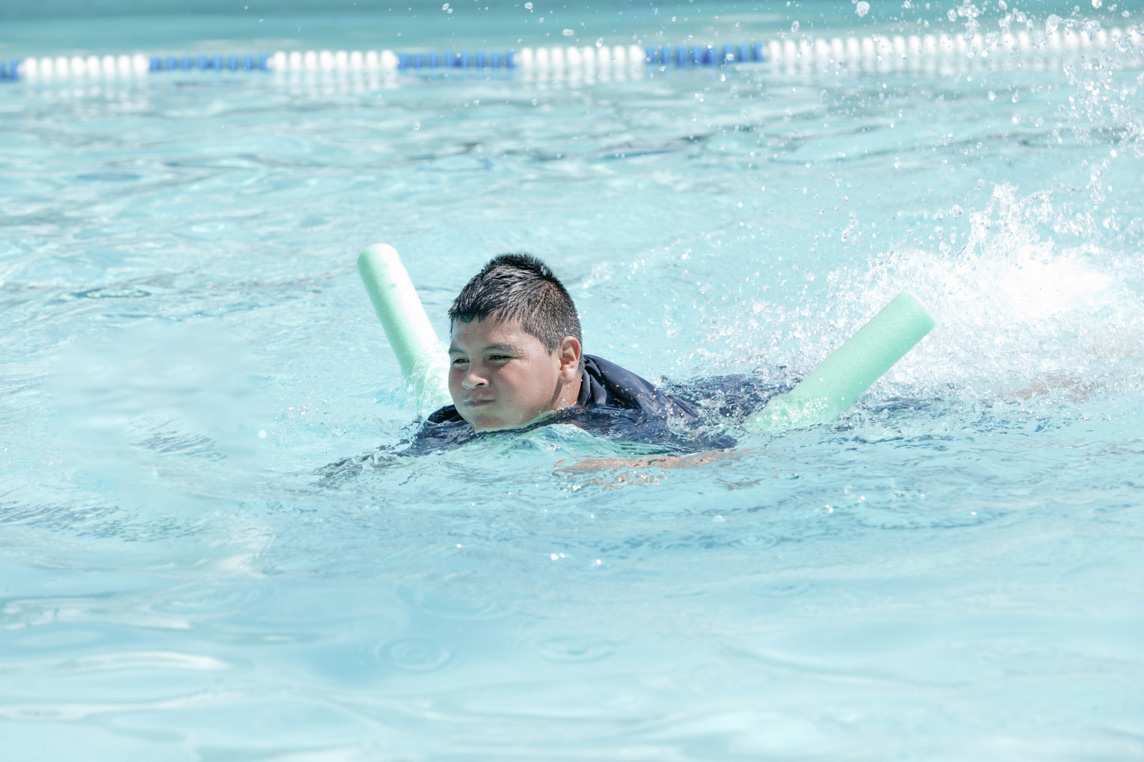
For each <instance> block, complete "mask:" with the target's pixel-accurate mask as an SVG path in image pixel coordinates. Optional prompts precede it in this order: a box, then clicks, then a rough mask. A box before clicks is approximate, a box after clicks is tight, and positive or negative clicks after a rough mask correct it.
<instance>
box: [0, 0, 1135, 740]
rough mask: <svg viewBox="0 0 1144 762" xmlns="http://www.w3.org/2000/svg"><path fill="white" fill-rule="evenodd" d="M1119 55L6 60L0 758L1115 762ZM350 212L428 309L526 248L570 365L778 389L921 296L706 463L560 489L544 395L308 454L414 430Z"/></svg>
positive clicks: (569, 446)
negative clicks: (714, 63) (455, 426)
mask: <svg viewBox="0 0 1144 762" xmlns="http://www.w3.org/2000/svg"><path fill="white" fill-rule="evenodd" d="M965 7H969V6H963V5H961V4H958V5H956V6H954V5H952V4H951V5H950V6H949V8H946V7H944V6H943V7H942V8H940V9H939V8H936V7H935V8H934V9H933V13H932V19H933V23H934V24H937V23H939V22H941V21H942V19H943V18H944V17H945V12H946V11H947V10H954V11H955V16H957V14H956V9H958V8H963V9H964V8H965ZM982 10H983V11H985V16H984V19H985V20H984V22H983V23H986V22H987V23H989V24H995V23H996V18H995V17H1000V18H1004V17H1005V15H1006V13H1010V12H1001V11H999V10H998V9H997V8H995V7H990V6H983V8H982ZM1026 10H1027V12H1029V13H1030V14H1031V19H1030V21H1029V23H1031V24H1036V25H1038V26H1041V27H1043V25H1044V24H1045V23H1046V22H1047V20H1048V16H1047V11H1045V12H1041V11H1040V9H1039V8H1028V9H1026ZM1084 11H1085V12H1084V13H1080V14H1076V16H1075V17H1074V20H1071V21H1070V19H1069V16H1070V13H1069V12H1068V11H1064V12H1063V13H1062V15H1064V16H1065V17H1066V19H1065V22H1064V23H1074V24H1083V23H1084V22H1085V21H1086V20H1095V21H1097V22H1099V23H1105V24H1111V23H1117V24H1121V25H1125V24H1128V23H1136V22H1137V18H1136V14H1137V13H1138V11H1137V9H1136V8H1135V7H1133V6H1129V5H1125V4H1121V7H1120V8H1118V9H1117V10H1115V11H1112V10H1111V9H1110V8H1099V9H1097V8H1093V9H1088V8H1085V9H1084ZM1129 11H1130V17H1129V18H1127V19H1126V18H1124V17H1123V15H1122V13H1123V12H1129ZM563 12H564V13H566V14H571V13H573V12H572V11H563ZM832 13H834V11H832ZM848 13H849V11H848ZM737 14H738V15H737V16H736V17H735V20H734V21H729V20H728V19H727V18H724V19H722V20H720V21H713V22H711V27H710V28H711V29H716V31H717V32H718V34H720V35H728V36H729V35H731V34H734V32H735V27H734V26H733V24H735V23H739V24H740V25H741V26H740V27H739V28H744V25H745V26H746V27H748V28H750V29H752V30H755V31H759V36H765V32H766V31H767V30H771V31H772V34H773V35H774V36H778V35H780V34H786V35H789V34H794V33H792V32H791V31H790V28H791V25H792V23H793V22H794V21H799V22H800V27H801V32H806V31H807V28H810V29H811V30H812V31H813V32H815V33H823V34H833V33H839V34H849V33H867V32H868V31H869V28H867V27H866V26H864V24H866V23H867V18H866V17H858V16H857V15H856V14H854V15H853V16H849V15H848V16H847V18H846V20H843V19H842V18H841V14H836V15H828V16H823V15H822V14H821V13H820V9H819V6H817V5H814V4H803V5H800V6H794V7H792V9H791V10H789V11H785V10H784V11H783V12H780V13H777V14H776V13H775V12H774V10H773V9H771V10H770V11H768V12H767V13H763V12H762V11H757V10H754V9H750V8H742V7H740V8H738V11H737ZM990 14H992V16H991V15H990ZM965 18H966V14H964V13H963V14H962V15H961V16H960V17H958V20H957V21H956V22H953V26H952V27H951V28H955V27H956V25H963V24H964V23H965ZM1075 19H1080V20H1079V21H1077V20H1075ZM584 20H585V21H586V22H587V21H589V20H591V19H590V17H589V14H585V19H584ZM29 23H30V22H29ZM36 23H38V24H41V25H42V24H47V23H48V22H36ZM136 23H138V24H139V25H140V28H145V25H146V22H144V21H138V22H136ZM326 23H328V24H332V25H335V26H336V23H337V22H336V21H327V22H326ZM344 23H345V27H344V28H345V29H346V30H347V32H346V33H347V34H350V33H351V32H350V31H348V30H351V29H354V28H357V27H360V26H361V24H360V18H358V20H355V19H352V18H351V19H348V20H345V21H344ZM567 23H568V25H569V28H571V26H572V25H574V22H572V21H569V22H567ZM616 23H617V24H620V23H621V22H616ZM622 23H623V24H630V25H631V26H630V27H625V30H624V35H625V37H624V39H620V40H617V41H616V42H626V41H627V36H630V35H633V34H636V35H640V36H641V37H645V38H647V39H651V38H653V37H655V36H656V35H663V34H667V33H666V32H664V31H663V30H664V25H663V24H662V23H660V22H658V21H654V20H652V19H651V18H644V17H640V18H639V19H637V20H636V21H630V20H624V21H623V22H622ZM908 23H909V24H914V23H915V22H913V21H909V22H908ZM945 23H949V22H945ZM1014 23H1016V22H1015V21H1014ZM33 25H34V24H33ZM562 25H563V23H562ZM490 26H495V25H490ZM426 29H431V30H435V31H434V32H433V34H436V35H438V36H437V37H436V38H434V39H433V40H430V42H433V43H434V44H435V42H436V40H438V39H445V38H447V37H448V36H449V35H450V33H451V28H447V27H444V26H441V25H437V26H433V25H432V24H429V25H428V26H427V27H426ZM521 29H523V27H522V26H516V25H515V22H511V23H510V21H505V24H504V27H503V30H504V34H503V36H496V33H494V32H482V34H485V35H486V36H485V37H483V38H482V39H487V40H488V44H489V46H490V47H492V46H494V45H512V44H515V40H516V38H517V37H519V36H521V34H522V32H520V30H521ZM354 34H360V32H354ZM48 36H50V35H48ZM429 37H432V34H430V33H429V32H426V33H425V36H424V37H423V39H428V38H429ZM673 41H675V40H673ZM680 41H682V40H680ZM301 42H305V40H302V41H301ZM608 42H609V43H610V42H612V40H608ZM81 43H83V44H86V45H91V46H93V47H96V46H98V44H99V43H98V41H83V40H81ZM299 44H301V43H299ZM425 44H429V42H426V43H425ZM81 47H82V45H81ZM1142 84H1144V74H1142V70H1141V68H1140V65H1139V63H1137V62H1136V59H1135V58H1131V57H1129V56H1127V55H1117V54H1116V53H1115V52H1114V53H1111V54H1108V55H1105V54H1096V53H1086V54H1084V55H1072V56H1067V55H1054V56H1044V57H1035V56H1034V57H1028V58H1022V59H1016V60H1012V61H1008V62H1007V63H1005V64H1004V65H1000V64H990V63H982V62H980V61H978V62H974V63H971V64H969V63H967V64H964V65H957V66H943V67H926V66H917V67H900V66H885V67H880V68H879V67H849V68H835V67H825V68H817V67H815V68H809V67H802V68H799V67H795V68H783V67H776V66H767V65H765V64H763V65H754V66H740V67H728V68H725V69H705V70H677V69H668V70H665V71H660V70H654V69H653V70H650V71H648V72H647V73H646V74H645V75H643V76H639V77H630V78H625V79H620V78H609V79H598V80H590V79H589V80H569V79H567V78H543V77H542V78H528V77H524V76H521V75H518V74H508V75H505V74H501V75H493V76H488V77H485V76H483V75H479V76H478V75H457V74H455V73H454V74H450V75H448V76H430V75H425V76H416V75H405V74H403V75H401V76H398V77H375V76H369V77H358V76H346V75H318V74H314V75H304V76H284V77H274V76H269V75H268V76H250V75H243V76H211V75H204V74H187V75H173V76H171V77H162V78H160V77H155V78H151V79H146V80H142V81H136V82H123V83H118V84H110V83H90V82H88V83H79V84H75V83H72V84H39V85H37V84H32V83H23V82H22V83H15V84H13V83H6V84H5V85H4V86H3V87H2V88H0V145H3V146H4V149H3V151H0V198H2V199H3V201H2V207H0V225H2V226H3V231H4V233H3V235H0V315H3V321H4V322H3V326H4V330H3V331H0V739H3V745H4V748H5V749H6V752H5V757H6V758H12V759H73V758H75V757H76V756H77V755H80V756H83V757H84V758H86V759H125V758H134V757H140V758H147V759H155V760H189V759H201V760H234V759H283V760H286V759H289V760H302V759H306V760H309V759H315V760H317V759H322V760H326V759H336V760H355V759H362V760H365V759H370V760H374V759H393V760H417V759H434V760H437V759H455V760H462V759H465V760H468V759H490V760H492V759H496V760H503V759H512V758H519V759H539V758H544V759H649V760H651V759H655V760H710V759H744V760H748V759H749V760H756V759H768V758H778V759H789V758H826V757H830V758H842V759H872V760H873V759H877V760H883V759H890V758H896V759H965V758H975V759H997V760H1002V759H1004V760H1008V759H1058V758H1067V759H1109V760H1120V759H1136V758H1140V757H1141V756H1142V755H1144V727H1142V725H1141V721H1140V718H1141V717H1142V716H1144V692H1142V691H1141V689H1140V685H1141V682H1142V680H1144V647H1142V645H1141V640H1140V633H1141V632H1142V631H1144V609H1142V607H1141V600H1142V597H1141V594H1142V593H1144V568H1142V566H1141V564H1140V561H1139V550H1140V543H1141V539H1142V537H1144V518H1142V510H1141V498H1140V494H1141V493H1140V490H1141V487H1142V486H1144V480H1142V477H1141V472H1142V470H1141V464H1142V462H1144V458H1142V456H1144V439H1142V437H1141V434H1140V432H1141V431H1142V430H1144V411H1142V410H1141V405H1140V403H1139V400H1140V393H1141V390H1142V388H1144V358H1142V355H1141V350H1142V349H1144V318H1142V317H1141V315H1142V314H1144V311H1142V309H1141V307H1142V306H1144V298H1142V297H1141V286H1142V284H1144V269H1142V265H1141V262H1140V257H1139V253H1140V251H1139V250H1140V240H1141V234H1142V232H1144V223H1142V222H1141V220H1144V205H1142V203H1141V200H1140V196H1139V193H1138V188H1139V178H1140V176H1141V167H1142V158H1144V112H1142V107H1141V105H1140V100H1139V92H1140V88H1141V85H1142ZM376 241H386V242H388V243H391V244H393V245H394V246H396V247H397V248H398V250H399V251H400V252H401V253H402V255H403V257H404V259H405V262H406V265H407V267H408V268H409V270H410V273H411V275H412V277H413V280H414V282H415V283H417V284H418V286H419V287H420V289H421V293H422V297H423V299H424V301H425V303H426V307H427V309H428V310H429V312H430V314H431V315H432V316H433V317H434V320H435V325H436V327H437V330H438V333H439V334H440V335H444V334H445V333H446V328H447V326H446V325H445V323H444V321H443V320H442V317H443V313H444V310H445V309H446V308H447V306H448V304H449V302H450V301H451V299H452V297H453V296H454V295H455V293H456V292H457V290H459V288H460V287H461V286H462V285H463V284H464V282H465V281H466V280H467V279H468V277H469V276H470V275H471V274H472V273H473V272H474V271H475V270H476V269H477V268H478V267H479V266H480V265H481V264H482V263H483V262H484V261H485V260H487V259H488V258H489V257H491V256H492V255H494V254H496V253H499V252H502V251H516V250H525V251H531V252H533V253H536V254H538V255H540V256H542V257H544V258H545V259H547V260H548V261H549V262H550V264H551V265H552V266H553V267H554V269H555V270H556V271H557V273H558V274H559V275H561V276H562V277H563V278H564V280H565V282H566V283H567V284H568V286H569V288H570V290H571V292H572V294H573V297H574V298H575V299H576V301H577V304H578V306H579V309H580V311H581V314H582V320H583V323H584V333H585V343H586V348H587V350H588V351H589V352H593V353H598V354H600V355H603V356H605V357H607V358H609V359H612V360H614V361H616V362H619V363H620V364H623V365H625V366H626V367H630V368H631V369H632V370H634V371H636V372H638V373H641V374H643V375H646V376H648V377H650V378H656V379H664V380H666V381H669V382H674V383H687V382H688V381H689V380H695V379H698V378H702V377H709V376H717V375H721V374H733V373H749V374H758V375H759V376H761V377H765V378H779V377H782V376H783V374H785V373H794V374H801V373H805V372H807V371H808V370H809V369H810V368H812V367H813V366H814V364H815V363H816V362H817V361H818V360H820V359H822V358H823V357H825V356H826V354H827V353H828V352H829V351H830V350H831V349H832V348H833V347H835V346H837V345H838V344H839V343H840V342H841V341H842V340H844V339H845V338H846V337H847V336H849V335H850V333H852V331H853V330H854V329H855V328H856V327H857V325H859V324H860V323H861V321H862V320H863V319H865V318H866V317H868V316H869V315H871V314H872V313H873V312H874V311H875V310H877V309H878V308H879V307H880V306H881V305H882V304H884V303H885V302H886V301H888V300H889V299H890V298H891V297H892V296H893V295H894V294H895V293H897V291H898V290H900V289H902V288H909V289H911V290H912V291H914V292H915V293H916V294H917V295H918V296H919V297H921V298H922V299H923V300H924V301H926V302H927V304H929V305H930V307H931V308H932V310H933V312H934V314H935V316H936V318H937V320H938V327H937V328H936V329H935V330H934V332H933V333H932V334H931V335H930V336H929V337H928V338H927V339H926V340H925V341H924V342H923V343H922V344H921V345H920V346H919V347H918V348H917V349H916V350H915V351H914V352H913V353H911V354H910V355H909V356H908V357H907V358H906V359H905V360H904V361H903V362H902V363H901V364H900V365H899V366H898V367H896V368H895V369H894V370H893V371H892V372H891V373H890V374H889V375H888V376H887V378H886V379H884V380H883V381H881V382H879V384H877V385H876V386H875V387H874V388H873V389H872V390H871V392H870V393H869V394H868V395H866V396H865V397H864V398H863V399H862V400H861V401H860V403H859V405H858V406H856V408H855V409H854V410H852V411H851V412H850V413H848V414H847V415H845V416H844V417H843V418H842V419H840V420H839V421H838V422H837V423H836V424H834V425H830V426H823V427H815V428H811V429H806V430H801V431H797V432H792V433H790V434H788V435H785V436H782V437H764V436H751V435H746V434H741V435H739V436H740V444H739V446H738V447H737V448H736V450H735V451H734V453H733V454H732V456H730V457H725V458H722V459H719V460H717V461H715V462H712V463H709V464H707V465H704V466H700V467H695V468H691V469H680V470H657V469H642V470H621V469H610V470H602V471H592V470H579V469H578V468H577V467H576V466H577V464H578V463H580V462H581V461H582V460H583V459H584V458H587V457H610V456H614V455H617V454H624V452H625V450H624V449H623V448H622V447H620V446H618V445H616V444H615V443H609V442H603V441H600V440H593V439H590V438H587V437H585V436H583V435H581V434H578V433H577V432H575V431H572V432H569V431H565V430H563V429H562V428H561V427H550V428H548V429H541V430H539V431H535V432H531V433H529V434H527V435H521V436H518V437H503V438H496V439H495V440H491V441H485V442H479V443H475V444H473V445H470V446H467V447H464V448H461V449H458V450H456V451H451V452H446V453H440V454H435V455H430V456H426V457H421V458H410V459H406V460H403V461H400V462H396V463H393V462H390V461H388V460H386V459H384V458H378V464H377V467H376V468H366V469H363V470H361V471H358V472H349V471H346V472H339V473H336V474H334V475H333V476H329V475H328V474H327V475H326V476H323V473H324V471H323V469H324V467H325V466H326V465H327V464H329V463H332V462H335V461H338V460H341V459H343V458H346V457H350V456H355V455H360V454H363V453H368V452H371V451H373V450H375V449H376V448H378V447H382V446H385V445H389V444H393V443H396V442H398V441H399V440H401V438H402V437H403V436H405V435H406V434H408V432H409V431H410V427H411V425H412V422H413V421H414V419H415V417H416V412H417V411H416V410H415V409H414V408H413V407H412V405H411V403H410V401H409V400H408V399H407V398H406V396H405V394H404V391H403V390H402V388H401V385H400V381H399V371H398V366H397V363H396V360H395V359H394V358H393V357H392V356H391V354H390V352H389V350H388V347H387V345H386V342H385V338H384V335H383V333H382V331H381V329H380V327H379V326H378V325H377V324H376V319H375V318H374V316H373V314H372V311H371V309H370V306H369V303H368V300H367V298H366V296H365V293H364V291H363V289H362V288H361V286H360V283H359V282H358V279H357V274H356V272H355V269H354V258H355V256H356V254H357V252H358V251H359V250H361V249H362V248H364V247H365V246H366V245H368V244H370V243H373V242H376Z"/></svg>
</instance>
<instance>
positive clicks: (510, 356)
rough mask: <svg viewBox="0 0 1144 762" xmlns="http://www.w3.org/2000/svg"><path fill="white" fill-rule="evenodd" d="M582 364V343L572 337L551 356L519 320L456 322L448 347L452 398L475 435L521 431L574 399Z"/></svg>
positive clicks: (577, 390) (490, 319) (577, 391)
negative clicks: (511, 430) (500, 431)
mask: <svg viewBox="0 0 1144 762" xmlns="http://www.w3.org/2000/svg"><path fill="white" fill-rule="evenodd" d="M570 344H571V345H574V346H570ZM579 362H580V343H579V342H578V341H576V339H574V338H572V337H568V338H566V339H565V340H564V342H563V343H562V345H561V346H560V347H558V348H557V349H556V351H554V352H551V353H550V352H549V351H548V350H547V349H545V347H544V344H543V343H541V341H540V339H538V338H536V337H535V336H533V335H532V334H530V333H527V332H525V331H524V329H523V328H521V326H520V321H519V320H516V319H512V320H494V319H492V318H489V319H487V320H473V321H471V322H468V323H463V322H461V321H459V320H458V321H456V322H455V323H454V324H453V332H452V342H451V344H450V345H449V394H451V395H452V397H453V404H454V405H456V406H457V412H458V413H460V414H461V417H462V418H464V419H465V420H466V421H468V422H469V423H470V424H472V426H473V428H474V429H476V430H477V431H491V430H493V429H512V428H517V427H519V426H523V425H525V424H526V423H528V422H530V421H532V420H533V419H535V418H537V417H538V416H540V415H541V414H542V413H546V412H548V411H550V410H557V409H559V408H561V407H565V406H566V405H570V404H572V403H574V402H575V401H576V397H575V396H571V395H572V394H573V392H574V393H575V394H578V393H579V380H580V373H579ZM573 386H574V387H575V388H574V389H573V388H572V387H573ZM570 396H571V399H569V397H570Z"/></svg>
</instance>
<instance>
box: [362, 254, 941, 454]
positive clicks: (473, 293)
mask: <svg viewBox="0 0 1144 762" xmlns="http://www.w3.org/2000/svg"><path fill="white" fill-rule="evenodd" d="M358 269H359V271H360V272H361V274H362V278H363V281H364V282H365V285H366V290H367V291H368V292H369V294H370V299H371V301H372V302H373V304H374V308H375V310H376V311H377V313H378V317H379V318H380V319H381V321H382V323H383V325H384V326H385V329H386V333H387V334H388V335H389V338H390V342H391V344H392V345H393V347H394V351H395V352H396V354H397V356H398V360H399V361H400V362H401V365H402V370H403V373H404V374H405V376H406V381H407V383H409V384H410V385H411V388H412V387H417V388H419V389H421V390H422V392H425V391H426V390H428V389H430V388H432V387H434V384H435V383H436V379H437V378H439V376H437V373H436V371H435V370H434V364H435V362H436V361H435V359H434V357H435V353H434V352H433V350H432V348H431V347H432V346H433V345H435V344H436V339H435V337H434V336H433V330H432V327H431V326H430V324H429V321H428V318H427V316H426V315H425V313H424V309H423V308H422V307H421V304H420V301H419V300H418V298H417V295H416V292H415V290H414V288H413V285H412V283H411V282H410V281H409V277H408V275H407V274H406V273H405V270H404V268H403V267H401V264H400V260H399V259H398V257H397V253H396V252H395V251H394V250H393V248H392V247H390V246H386V245H384V244H377V245H375V246H371V247H369V248H368V249H366V251H364V252H362V254H361V256H359V258H358ZM449 320H450V348H449V360H450V369H449V371H448V390H449V396H450V397H451V398H452V401H453V404H452V405H446V406H445V407H442V408H440V409H439V410H437V411H435V412H434V413H432V414H431V415H430V416H429V418H428V419H427V421H426V422H425V423H424V424H423V425H422V426H421V427H420V428H419V430H418V431H417V432H416V433H415V434H414V435H413V437H412V438H411V439H410V440H408V441H407V442H406V443H405V444H406V445H408V446H407V447H406V448H405V449H403V450H401V451H399V452H396V453H394V452H393V451H392V450H390V452H391V453H392V454H398V455H411V454H417V453H418V452H427V451H432V450H437V449H442V448H444V447H450V446H455V445H458V444H462V443H464V442H466V441H468V440H470V439H472V438H474V437H483V436H494V435H497V434H498V433H501V432H506V431H508V432H512V431H523V430H527V429H531V428H535V427H537V426H542V425H547V424H552V423H568V424H572V425H575V426H578V427H580V428H584V429H587V430H590V431H591V432H592V433H594V434H597V435H603V436H608V437H610V438H614V439H621V440H625V441H633V442H641V443H643V444H648V445H653V446H655V451H656V452H664V451H665V450H666V451H667V452H672V453H695V452H697V451H700V450H724V449H727V448H730V447H733V446H734V445H735V442H734V440H732V439H731V438H730V437H728V436H727V435H726V434H725V433H724V432H725V431H726V430H727V428H728V427H729V426H734V427H739V426H742V428H744V429H746V430H747V431H748V432H752V433H757V432H779V431H783V430H786V429H789V428H792V427H797V426H806V425H813V424H815V423H824V422H827V421H829V420H830V419H832V418H833V417H835V416H836V415H838V414H839V413H840V412H842V411H843V410H845V409H846V408H847V407H849V406H850V404H851V403H852V402H853V401H854V400H855V399H857V397H858V396H859V395H860V394H861V393H862V392H863V391H864V390H865V389H866V388H867V387H869V386H870V385H871V384H872V383H873V382H874V381H875V380H877V378H878V377H879V376H881V375H882V374H883V373H884V372H885V371H886V370H888V369H889V368H890V366H891V365H893V364H894V363H895V362H896V361H897V360H898V359H900V358H901V357H902V355H904V354H905V353H906V352H908V351H909V349H910V348H911V347H913V346H914V345H915V344H916V343H917V342H918V341H920V340H921V338H922V337H923V336H925V334H926V333H927V332H928V331H929V330H930V329H931V328H932V327H933V324H934V323H933V318H932V317H931V316H930V315H929V313H928V311H926V309H925V307H924V305H922V304H921V303H920V302H918V301H917V299H916V298H914V297H913V296H912V295H910V294H909V293H908V292H902V293H901V294H899V295H898V296H897V297H895V298H894V299H893V300H892V301H891V302H890V303H889V304H888V305H886V307H884V308H883V309H882V310H881V311H880V312H879V313H878V314H877V315H875V316H874V317H873V318H871V319H870V321H869V322H867V323H866V324H865V325H864V326H862V327H861V328H860V329H859V330H858V331H857V333H855V334H854V336H852V337H851V338H850V339H849V340H848V341H846V342H845V343H844V344H843V345H842V346H841V347H839V348H838V349H837V350H836V351H835V352H834V354H833V355H831V356H830V357H828V358H827V359H826V360H825V361H823V362H822V363H821V364H820V365H819V366H817V367H816V368H815V369H814V370H813V371H811V373H810V374H809V375H808V376H807V377H806V378H804V379H803V381H802V382H801V383H799V384H798V385H796V386H793V387H791V386H790V385H789V382H790V379H786V381H787V382H788V383H787V384H781V383H780V384H775V383H770V384H763V383H760V382H759V381H758V380H757V379H755V378H752V377H743V376H725V377H720V378H718V379H707V380H700V381H699V382H697V383H692V384H689V385H688V386H687V387H685V388H678V389H675V388H673V389H672V391H671V392H670V393H669V392H666V391H663V390H661V389H657V388H656V387H655V386H654V385H653V384H651V383H650V382H648V381H647V380H645V379H643V378H641V377H639V376H637V375H635V374H634V373H631V372H630V371H627V370H624V369H623V368H621V367H619V366H617V365H615V364H613V363H610V362H608V361H607V360H604V359H602V358H600V357H595V356H592V355H585V354H584V353H583V343H582V342H583V339H582V337H581V331H580V321H579V317H578V316H577V313H576V307H575V305H574V304H573V302H572V299H571V297H570V296H569V294H568V291H567V289H565V288H564V286H563V284H561V282H560V281H559V280H558V279H557V278H556V276H555V275H554V274H553V273H552V271H551V270H550V269H549V268H548V267H547V266H546V265H545V264H544V263H543V262H541V261H540V260H538V259H536V258H535V257H532V256H530V255H527V254H503V255H501V256H498V257H495V258H494V259H492V260H491V261H490V262H489V263H488V264H487V265H485V267H484V268H483V269H482V270H481V271H480V272H479V273H477V274H476V275H475V276H474V277H473V278H472V279H471V280H470V281H469V282H468V284H466V286H465V287H464V288H463V289H462V291H461V293H460V294H459V295H458V296H457V298H456V299H455V300H454V302H453V304H452V306H451V307H450V309H449ZM783 386H786V387H787V389H783V388H781V387H783ZM779 392H782V393H781V394H779V395H778V397H776V394H778V393H779ZM434 394H436V392H434ZM772 398H773V399H772Z"/></svg>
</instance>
